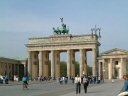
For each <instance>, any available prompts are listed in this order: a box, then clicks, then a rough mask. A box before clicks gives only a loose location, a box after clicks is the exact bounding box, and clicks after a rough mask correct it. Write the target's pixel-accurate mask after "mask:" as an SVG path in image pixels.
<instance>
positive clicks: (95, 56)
mask: <svg viewBox="0 0 128 96" xmlns="http://www.w3.org/2000/svg"><path fill="white" fill-rule="evenodd" d="M92 57H93V70H92V71H93V76H96V75H97V73H96V71H97V67H96V65H97V60H96V59H97V52H96V49H93V55H92Z"/></svg>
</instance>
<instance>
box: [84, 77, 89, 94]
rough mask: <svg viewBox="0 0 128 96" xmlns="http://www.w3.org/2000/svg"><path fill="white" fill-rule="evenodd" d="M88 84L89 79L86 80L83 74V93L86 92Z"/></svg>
mask: <svg viewBox="0 0 128 96" xmlns="http://www.w3.org/2000/svg"><path fill="white" fill-rule="evenodd" d="M88 84H89V80H88V77H87V76H86V75H85V76H84V77H83V86H84V92H85V93H87V87H88Z"/></svg>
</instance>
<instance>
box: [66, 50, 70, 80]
mask: <svg viewBox="0 0 128 96" xmlns="http://www.w3.org/2000/svg"><path fill="white" fill-rule="evenodd" d="M67 54H68V58H67V59H68V60H67V61H68V62H67V76H68V79H69V78H70V76H71V50H67Z"/></svg>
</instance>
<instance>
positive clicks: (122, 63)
mask: <svg viewBox="0 0 128 96" xmlns="http://www.w3.org/2000/svg"><path fill="white" fill-rule="evenodd" d="M120 61H121V62H120V72H119V73H120V74H119V78H120V79H122V78H123V70H125V69H123V66H124V61H123V58H121V59H120Z"/></svg>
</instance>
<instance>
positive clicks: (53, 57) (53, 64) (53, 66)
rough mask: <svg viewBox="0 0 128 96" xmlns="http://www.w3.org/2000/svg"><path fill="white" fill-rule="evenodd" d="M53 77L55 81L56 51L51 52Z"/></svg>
mask: <svg viewBox="0 0 128 96" xmlns="http://www.w3.org/2000/svg"><path fill="white" fill-rule="evenodd" d="M51 54H52V56H51V77H52V78H53V79H54V78H55V51H54V50H52V51H51Z"/></svg>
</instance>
